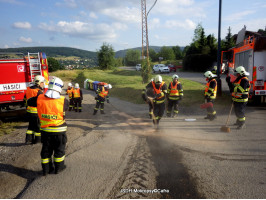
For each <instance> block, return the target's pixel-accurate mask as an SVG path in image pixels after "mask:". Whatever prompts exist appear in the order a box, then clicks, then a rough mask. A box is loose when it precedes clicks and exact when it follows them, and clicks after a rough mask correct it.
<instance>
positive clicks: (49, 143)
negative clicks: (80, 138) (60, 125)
mask: <svg viewBox="0 0 266 200" xmlns="http://www.w3.org/2000/svg"><path fill="white" fill-rule="evenodd" d="M66 143H67V136H66V132H61V133H58V134H57V135H51V134H50V133H47V132H45V131H42V150H41V158H42V166H43V168H44V169H47V170H48V166H49V165H50V166H51V164H52V163H53V162H52V156H53V157H54V165H55V169H56V170H58V169H60V168H61V167H62V166H63V165H64V160H65V148H66Z"/></svg>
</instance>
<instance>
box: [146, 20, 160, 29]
mask: <svg viewBox="0 0 266 200" xmlns="http://www.w3.org/2000/svg"><path fill="white" fill-rule="evenodd" d="M148 28H149V29H156V28H157V29H158V28H160V19H159V18H153V19H152V20H150V21H148Z"/></svg>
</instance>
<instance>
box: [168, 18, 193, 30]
mask: <svg viewBox="0 0 266 200" xmlns="http://www.w3.org/2000/svg"><path fill="white" fill-rule="evenodd" d="M165 27H166V28H170V29H174V28H184V29H187V30H192V29H195V28H196V24H195V23H194V22H193V21H192V20H190V19H186V20H185V21H178V20H167V21H166V22H165Z"/></svg>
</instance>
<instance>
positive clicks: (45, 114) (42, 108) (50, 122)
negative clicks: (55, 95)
mask: <svg viewBox="0 0 266 200" xmlns="http://www.w3.org/2000/svg"><path fill="white" fill-rule="evenodd" d="M64 101H65V97H63V96H61V97H60V98H59V99H52V98H48V97H46V96H44V94H41V95H39V97H38V99H37V109H38V116H39V118H40V122H41V130H44V131H47V132H62V131H66V127H56V126H60V125H62V124H63V123H65V119H64V116H65V112H64ZM51 126H52V127H51Z"/></svg>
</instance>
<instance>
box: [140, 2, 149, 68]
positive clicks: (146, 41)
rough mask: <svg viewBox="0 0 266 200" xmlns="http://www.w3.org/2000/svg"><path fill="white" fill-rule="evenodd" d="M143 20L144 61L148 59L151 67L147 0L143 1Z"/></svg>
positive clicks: (142, 54)
mask: <svg viewBox="0 0 266 200" xmlns="http://www.w3.org/2000/svg"><path fill="white" fill-rule="evenodd" d="M141 19H142V53H141V56H142V59H144V58H145V50H146V59H147V64H148V66H149V38H148V22H147V10H146V0H141Z"/></svg>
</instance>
